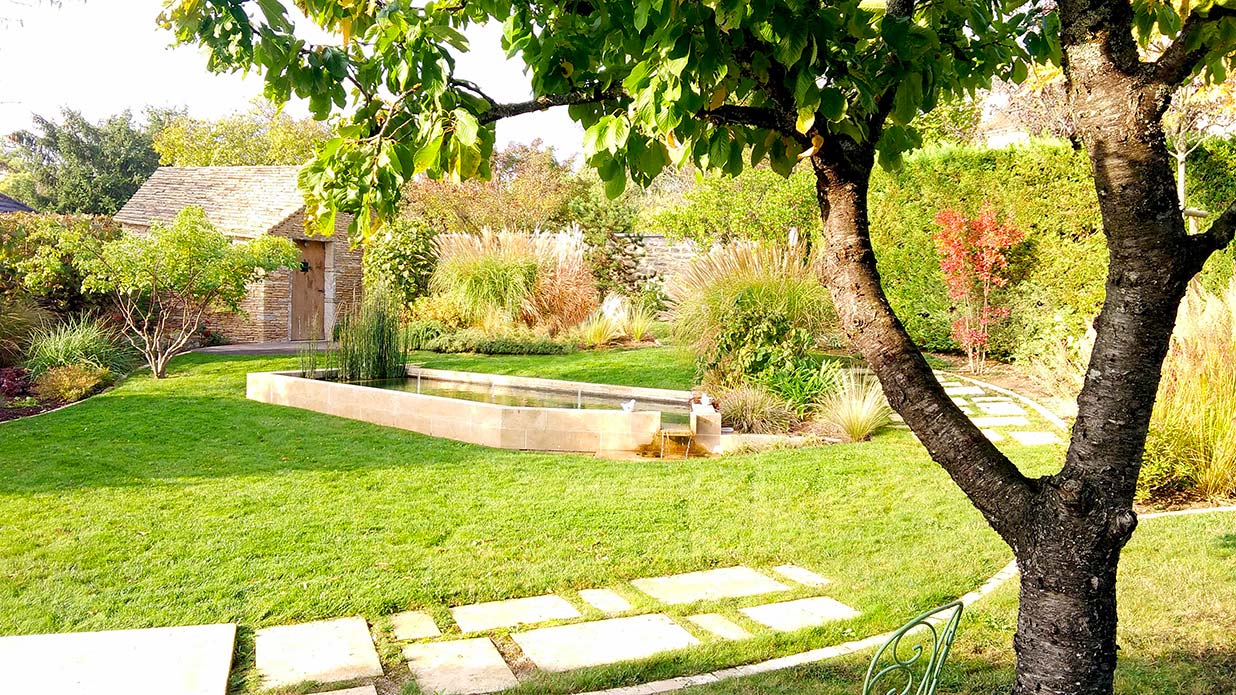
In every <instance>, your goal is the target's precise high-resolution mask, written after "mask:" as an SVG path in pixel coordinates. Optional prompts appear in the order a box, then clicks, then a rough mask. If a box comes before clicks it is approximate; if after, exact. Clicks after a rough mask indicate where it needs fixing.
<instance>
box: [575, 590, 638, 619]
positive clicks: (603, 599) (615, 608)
mask: <svg viewBox="0 0 1236 695" xmlns="http://www.w3.org/2000/svg"><path fill="white" fill-rule="evenodd" d="M579 597H580V598H582V599H583V600H584V602H585V603H587V604H588V605H590V606H592V607H593V608H595V609H597V610H599V611H601V612H602V613H605V614H607V615H613V614H615V613H625V612H627V611H629V610H631V603H630V602H629V601H627V600H626V599H625V598H623V597H622V596H621V595H619V594H618V592H616V591H611V590H609V589H583V590H582V591H580V592H579Z"/></svg>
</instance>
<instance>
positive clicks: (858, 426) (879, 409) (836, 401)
mask: <svg viewBox="0 0 1236 695" xmlns="http://www.w3.org/2000/svg"><path fill="white" fill-rule="evenodd" d="M892 414H893V409H892V408H890V407H889V406H888V401H887V400H885V398H884V392H883V391H882V390H881V389H880V383H879V382H878V381H876V380H875V379H873V378H869V377H866V376H862V375H859V374H857V373H856V372H854V371H853V370H845V371H843V372H841V378H840V379H838V383H837V390H836V392H834V393H833V394H832V395H830V396H829V397H827V398H825V399H824V401H823V402H822V403H820V417H821V418H822V419H823V420H824V422H826V423H828V424H830V425H832V426H833V427H836V428H837V430H838V431H839V432H840V433H841V434H842V435H844V436H845V437H846V439H848V440H849V441H851V442H863V441H867V440H868V439H871V435H873V434H875V432H876V431H877V430H879V429H880V428H881V427H884V426H885V425H887V424H889V422H890V421H891V417H892Z"/></svg>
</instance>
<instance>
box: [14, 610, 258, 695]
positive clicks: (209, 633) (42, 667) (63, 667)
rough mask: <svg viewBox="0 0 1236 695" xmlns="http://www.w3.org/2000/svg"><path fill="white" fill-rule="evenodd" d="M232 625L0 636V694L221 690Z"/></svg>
mask: <svg viewBox="0 0 1236 695" xmlns="http://www.w3.org/2000/svg"><path fill="white" fill-rule="evenodd" d="M235 642H236V625H234V624H230V623H229V624H224V625H195V626H190V627H166V628H154V629H150V630H110V631H107V632H69V633H64V634H57V635H20V636H17V637H0V678H3V679H4V680H3V685H0V692H3V693H12V694H13V695H36V694H42V693H48V694H51V693H123V694H124V695H223V694H224V693H226V692H227V681H228V673H229V671H231V668H232V650H233V647H234V645H235Z"/></svg>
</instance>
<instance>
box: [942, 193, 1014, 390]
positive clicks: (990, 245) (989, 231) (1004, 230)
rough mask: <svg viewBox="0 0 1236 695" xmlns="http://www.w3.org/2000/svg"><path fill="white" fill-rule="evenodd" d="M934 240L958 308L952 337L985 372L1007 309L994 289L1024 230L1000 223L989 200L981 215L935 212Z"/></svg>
mask: <svg viewBox="0 0 1236 695" xmlns="http://www.w3.org/2000/svg"><path fill="white" fill-rule="evenodd" d="M936 224H938V225H940V229H939V230H938V231H936V233H935V236H934V239H935V242H936V251H937V252H938V253H939V254H940V270H941V271H942V272H943V273H944V282H945V285H946V286H947V287H948V296H949V299H951V300H952V301H953V302H954V303H956V305H957V307H958V317H957V318H956V319H954V320H953V322H952V337H953V340H955V341H957V343H958V344H959V345H961V347H962V349H963V350H964V351H965V353H966V357H967V360H968V362H969V367H970V371H971V372H974V373H978V374H981V373H982V372H983V370H984V368H985V365H986V363H987V349H988V346H989V344H990V343H991V329H992V326H993V325H994V324H995V323H996V322H997V321H999V320H1001V319H1004V318H1007V317H1008V315H1009V309H1008V307H1006V306H1000V305H998V304H997V303H996V302H995V297H994V296H993V293H994V292H995V291H996V290H998V289H1001V288H1004V287H1006V286H1007V285H1008V284H1009V281H1008V278H1007V277H1006V276H1005V273H1006V272H1007V271H1008V266H1009V261H1008V249H1009V248H1010V247H1012V246H1015V245H1016V244H1018V243H1020V242H1021V241H1022V240H1023V239H1025V235H1024V234H1023V233H1022V231H1021V230H1020V229H1017V228H1016V227H1014V226H1013V225H1011V224H1008V223H1002V222H1000V220H999V217H998V215H997V213H996V209H995V208H994V207H993V206H992V205H991V203H990V202H984V203H983V206H982V208H981V209H980V210H979V212H978V214H977V215H976V216H974V217H973V218H967V217H966V216H965V215H964V214H962V213H960V212H958V211H956V210H949V209H944V210H941V211H940V212H938V213H936Z"/></svg>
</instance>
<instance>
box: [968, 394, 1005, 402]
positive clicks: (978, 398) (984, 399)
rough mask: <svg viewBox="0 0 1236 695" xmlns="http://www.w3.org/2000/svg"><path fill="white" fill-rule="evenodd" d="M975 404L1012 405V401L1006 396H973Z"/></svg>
mask: <svg viewBox="0 0 1236 695" xmlns="http://www.w3.org/2000/svg"><path fill="white" fill-rule="evenodd" d="M973 400H974V402H975V403H1012V402H1013V399H1012V398H1009V397H1008V396H975V397H974V399H973Z"/></svg>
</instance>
